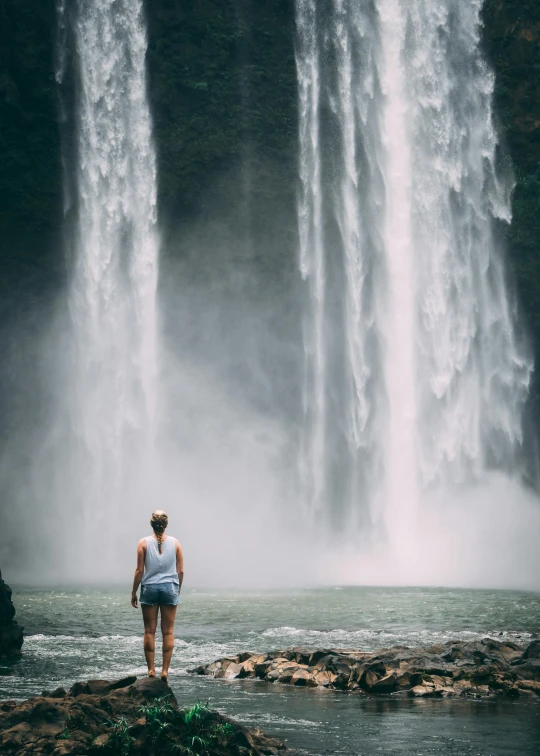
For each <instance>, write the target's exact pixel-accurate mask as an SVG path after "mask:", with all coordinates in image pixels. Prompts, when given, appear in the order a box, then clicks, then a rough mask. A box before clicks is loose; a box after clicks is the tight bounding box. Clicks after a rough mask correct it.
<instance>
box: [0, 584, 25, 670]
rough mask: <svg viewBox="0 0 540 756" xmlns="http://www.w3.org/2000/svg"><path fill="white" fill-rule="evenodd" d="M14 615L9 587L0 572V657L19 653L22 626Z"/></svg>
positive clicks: (13, 655) (14, 655)
mask: <svg viewBox="0 0 540 756" xmlns="http://www.w3.org/2000/svg"><path fill="white" fill-rule="evenodd" d="M14 617H15V607H14V606H13V601H12V600H11V588H10V587H9V585H8V584H7V583H5V582H4V581H3V580H2V573H1V572H0V659H13V658H18V657H19V656H20V655H21V648H22V644H23V628H22V627H21V626H20V625H19V624H18V623H17V622H16V621H15V620H14Z"/></svg>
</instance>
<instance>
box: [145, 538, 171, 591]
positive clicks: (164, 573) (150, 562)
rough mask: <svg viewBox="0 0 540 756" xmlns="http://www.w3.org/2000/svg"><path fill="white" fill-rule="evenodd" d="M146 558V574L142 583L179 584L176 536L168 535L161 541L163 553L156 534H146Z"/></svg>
mask: <svg viewBox="0 0 540 756" xmlns="http://www.w3.org/2000/svg"><path fill="white" fill-rule="evenodd" d="M145 541H146V558H145V560H144V576H143V579H142V581H141V585H156V584H157V583H176V584H178V573H177V572H176V538H173V537H172V536H167V538H166V539H165V540H164V541H162V543H161V554H160V553H159V549H158V542H157V541H156V539H155V538H154V536H146V538H145Z"/></svg>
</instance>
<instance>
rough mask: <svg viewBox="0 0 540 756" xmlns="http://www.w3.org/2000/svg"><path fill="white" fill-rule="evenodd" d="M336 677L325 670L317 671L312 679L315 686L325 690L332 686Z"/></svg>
mask: <svg viewBox="0 0 540 756" xmlns="http://www.w3.org/2000/svg"><path fill="white" fill-rule="evenodd" d="M336 677H337V675H335V674H333V673H332V672H329V671H328V670H327V669H317V670H315V671H314V672H313V679H314V680H315V682H316V683H317V685H320V686H321V687H323V688H327V687H328V686H329V685H332V683H333V682H334V680H335V679H336Z"/></svg>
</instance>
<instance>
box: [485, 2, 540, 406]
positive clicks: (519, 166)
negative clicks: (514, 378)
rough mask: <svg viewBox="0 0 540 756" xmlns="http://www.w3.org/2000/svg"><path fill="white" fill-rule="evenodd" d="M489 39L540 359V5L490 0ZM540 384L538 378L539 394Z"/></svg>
mask: <svg viewBox="0 0 540 756" xmlns="http://www.w3.org/2000/svg"><path fill="white" fill-rule="evenodd" d="M484 25H485V34H484V41H485V47H486V52H487V54H488V56H489V58H490V60H491V63H492V65H493V66H494V68H495V75H496V80H495V110H496V114H497V117H498V119H499V122H500V128H501V131H502V134H503V137H504V140H505V142H506V147H507V149H508V151H509V153H510V155H511V157H512V162H513V165H514V172H515V178H516V187H515V191H514V197H513V221H512V225H511V226H510V228H508V229H506V238H507V250H508V259H509V269H510V272H511V273H512V274H513V276H514V278H515V282H516V285H517V290H518V296H519V301H520V304H521V309H522V313H523V315H524V322H525V325H526V327H527V328H528V330H529V334H530V336H531V338H532V341H533V346H534V352H535V355H536V359H537V360H538V359H539V357H540V212H539V211H540V5H539V4H538V2H537V1H536V0H487V2H486V4H485V6H484ZM538 389H539V384H538V381H537V380H535V385H534V393H535V394H538Z"/></svg>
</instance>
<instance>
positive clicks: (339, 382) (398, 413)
mask: <svg viewBox="0 0 540 756" xmlns="http://www.w3.org/2000/svg"><path fill="white" fill-rule="evenodd" d="M481 6H482V2H481V0H472V2H469V3H455V2H452V1H451V0H443V2H440V1H439V0H373V2H371V0H365V2H360V3H359V2H354V1H353V0H332V2H330V3H327V2H323V0H297V3H296V14H297V31H298V42H297V69H298V82H299V118H300V126H299V139H300V165H299V175H300V193H299V212H298V217H299V232H300V270H301V273H302V276H303V277H304V278H305V279H306V281H307V287H306V292H307V306H306V321H307V327H306V330H305V334H306V335H305V372H306V376H307V378H308V380H307V381H306V385H307V390H306V392H305V396H306V407H305V418H306V419H305V423H304V429H303V450H302V460H301V472H302V475H301V479H302V485H303V491H304V496H305V498H306V500H307V502H308V507H309V508H310V509H311V510H312V512H313V515H314V516H315V517H316V518H317V521H320V516H319V515H320V513H321V512H323V513H324V516H325V518H326V520H327V521H330V523H331V525H332V526H333V527H332V529H331V530H332V531H334V532H335V531H336V529H337V530H339V531H340V532H342V533H344V532H345V531H348V532H349V534H351V533H352V534H353V540H356V541H358V539H363V540H370V539H371V540H372V541H374V542H380V540H379V538H378V536H379V535H381V534H382V533H384V534H385V539H384V540H386V542H388V541H389V542H390V543H392V544H393V546H392V548H393V550H394V551H395V552H400V551H401V550H402V549H404V551H403V554H402V557H403V559H404V560H405V561H406V560H407V558H408V556H410V555H409V554H408V553H407V549H409V548H416V546H417V544H418V537H417V536H418V533H419V532H420V530H421V529H422V523H423V521H425V516H426V506H429V505H428V502H431V503H433V501H434V500H435V499H437V498H438V499H440V498H441V497H443V498H444V497H450V498H451V497H452V495H455V496H459V494H458V491H459V490H465V489H468V490H469V489H470V487H471V486H477V485H481V484H482V482H483V481H485V480H486V479H487V477H488V476H489V475H491V474H492V473H494V472H499V473H502V474H504V476H506V477H507V478H510V479H513V480H519V476H520V472H521V467H520V464H521V453H522V441H523V439H522V413H523V407H524V404H525V401H526V398H527V393H528V387H529V381H530V374H531V370H532V363H531V360H530V358H529V354H528V350H527V347H526V346H524V345H523V344H522V343H521V341H520V340H519V339H518V338H517V336H516V327H515V312H514V307H513V305H512V303H511V300H510V298H509V295H508V293H507V290H506V284H505V272H504V265H503V260H502V256H501V250H500V248H499V244H498V239H497V234H496V225H495V224H496V221H499V220H502V221H505V222H508V221H509V220H510V191H511V181H509V180H506V178H505V177H503V176H502V175H501V173H500V171H499V167H498V164H499V162H500V148H499V146H498V142H497V135H496V132H495V129H494V126H493V113H492V96H493V85H494V80H493V74H492V73H491V71H490V70H489V67H488V65H487V64H486V61H485V60H484V58H483V56H482V54H481V49H480V32H481V26H480V13H481ZM336 512H337V516H336ZM354 522H356V523H358V524H359V527H357V528H354V527H353V528H351V527H349V526H350V525H351V523H354ZM407 544H409V545H408V546H407Z"/></svg>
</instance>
